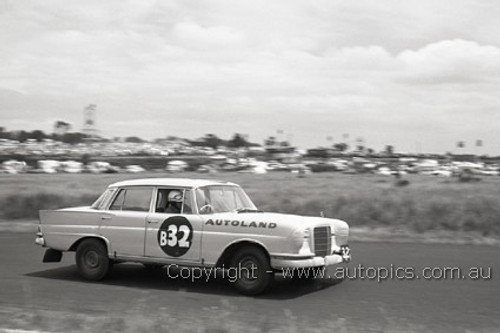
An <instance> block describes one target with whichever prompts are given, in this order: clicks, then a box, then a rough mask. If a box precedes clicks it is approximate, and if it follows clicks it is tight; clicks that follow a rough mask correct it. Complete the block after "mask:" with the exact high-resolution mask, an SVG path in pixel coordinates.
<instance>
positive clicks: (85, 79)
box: [0, 0, 500, 151]
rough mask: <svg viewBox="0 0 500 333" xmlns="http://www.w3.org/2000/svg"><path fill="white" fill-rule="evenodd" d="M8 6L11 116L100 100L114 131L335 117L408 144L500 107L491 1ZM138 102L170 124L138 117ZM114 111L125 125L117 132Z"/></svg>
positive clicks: (286, 123)
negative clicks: (137, 121) (140, 121)
mask: <svg viewBox="0 0 500 333" xmlns="http://www.w3.org/2000/svg"><path fill="white" fill-rule="evenodd" d="M0 6H2V7H1V8H0V9H1V10H0V28H1V29H2V30H1V32H0V43H2V45H3V48H2V51H3V52H2V53H1V54H0V72H2V76H1V77H0V89H1V88H3V89H5V90H9V91H14V92H19V93H20V94H18V95H15V98H14V97H13V95H12V94H10V95H9V94H3V95H6V96H7V95H8V96H7V98H6V99H4V100H0V112H2V121H3V122H5V123H7V124H9V122H8V119H13V118H14V116H13V115H12V114H14V113H16V112H17V113H18V114H21V115H22V116H23V117H26V119H33V120H36V121H34V124H33V126H36V125H37V124H38V123H39V122H40V121H43V120H44V119H43V118H44V117H45V118H50V119H54V118H55V119H59V118H61V119H65V118H69V119H68V120H69V121H71V122H73V123H78V122H80V121H81V118H82V117H81V110H82V108H83V107H84V106H85V105H87V104H89V103H96V104H98V114H99V119H98V124H99V126H101V128H102V130H103V131H104V132H105V133H109V135H110V136H113V135H118V132H119V131H121V132H120V135H121V133H123V132H131V131H134V128H135V130H136V131H137V132H136V133H130V134H134V135H139V136H141V135H142V136H145V137H155V136H163V135H166V134H169V133H170V131H178V132H176V133H172V134H174V135H181V136H182V135H189V136H191V135H192V136H197V135H203V134H204V133H205V132H213V133H218V132H221V133H228V134H227V135H230V134H231V133H229V132H236V131H238V130H239V129H240V128H241V129H242V130H245V131H247V132H248V134H250V135H251V137H252V134H253V133H257V134H255V135H258V136H260V137H264V136H266V133H268V134H274V133H275V130H276V129H277V128H283V129H284V130H288V131H293V132H294V133H295V135H294V137H295V138H296V140H297V141H296V143H297V144H302V145H303V146H311V145H315V144H320V143H321V142H322V140H323V138H324V137H326V136H328V135H329V134H331V132H332V131H335V132H349V133H351V134H352V135H353V136H365V138H366V139H367V141H368V143H370V142H371V143H372V144H373V145H374V146H377V145H378V146H381V145H384V144H389V143H394V144H395V145H396V147H398V146H399V145H408V142H411V143H410V146H413V145H414V143H413V139H411V138H409V139H408V140H406V141H405V140H404V137H405V135H409V133H415V136H418V135H419V134H420V136H422V135H424V136H429V137H434V138H436V140H435V141H436V142H438V141H446V140H447V141H449V142H454V141H455V138H454V136H455V135H458V134H457V133H460V128H461V127H462V128H464V127H467V133H473V134H470V135H471V136H472V135H474V136H478V135H480V133H481V130H483V131H484V130H485V129H487V131H492V129H491V125H490V124H491V123H495V122H498V121H500V119H499V117H500V116H499V113H498V112H497V111H498V105H500V100H499V99H500V97H497V95H498V94H497V92H498V89H499V85H500V84H499V74H500V64H499V59H500V48H499V47H500V37H499V36H498V34H495V33H493V32H494V31H497V30H498V25H499V23H498V20H497V17H496V16H495V15H494V13H495V10H496V9H497V7H498V5H495V4H494V3H493V2H488V1H485V2H482V3H481V4H477V3H476V2H474V1H470V0H453V1H449V0H443V1H439V2H436V1H430V0H421V1H404V2H401V1H398V0H384V1H371V0H361V1H356V2H345V1H336V0H334V1H331V0H319V1H314V2H310V1H305V0H290V1H283V2H281V1H273V2H269V1H265V0H256V1H252V2H251V3H247V2H234V1H228V0H210V1H168V2H167V1H147V2H146V1H139V2H138V1H106V2H102V1H84V2H70V3H68V2H64V1H59V0H50V1H44V2H43V3H42V2H41V3H33V2H31V1H23V0H19V1H5V2H3V3H2V4H0ZM485 27H486V28H485ZM478 112H485V113H487V114H488V115H489V120H484V119H483V118H478V117H477V116H474V114H476V115H477V113H478ZM138 114H140V118H141V119H146V120H149V119H152V120H153V122H154V121H156V120H157V119H168V124H169V126H167V125H164V124H163V123H160V124H161V125H158V126H155V127H154V128H153V129H152V128H149V130H148V129H147V128H145V127H148V126H146V124H147V121H146V122H144V124H143V125H144V126H134V119H137V117H138ZM450 115H454V117H453V118H452V120H450V119H451V118H450ZM116 119H125V120H123V121H124V122H130V126H125V125H123V124H122V125H120V127H121V128H126V131H125V130H119V129H118V127H117V126H115V125H114V121H115V120H116ZM200 119H203V121H200ZM11 123H12V124H15V123H14V122H11ZM16 123H19V122H16ZM463 123H467V124H469V125H468V126H464V125H463ZM170 124H175V126H170ZM471 124H475V128H472V127H473V125H471ZM149 127H150V126H149ZM74 128H79V126H78V125H75V126H74ZM165 128H167V130H166V129H165ZM373 129H376V131H375V130H373ZM371 130H373V133H371ZM464 131H465V130H464ZM197 133H198V134H197ZM370 136H372V138H371V140H372V141H369V140H370ZM301 138H304V139H301ZM391 138H397V140H399V141H398V142H391ZM438 138H439V140H438ZM299 140H302V141H299ZM430 141H432V140H430ZM398 143H399V144H398ZM499 151H500V147H499Z"/></svg>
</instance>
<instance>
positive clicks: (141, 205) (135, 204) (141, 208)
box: [109, 188, 152, 212]
mask: <svg viewBox="0 0 500 333" xmlns="http://www.w3.org/2000/svg"><path fill="white" fill-rule="evenodd" d="M151 194H152V189H148V188H129V189H122V190H120V192H119V193H118V195H117V196H116V198H115V200H114V201H113V203H112V204H111V206H110V207H109V209H110V210H128V211H136V212H148V211H149V204H150V202H151Z"/></svg>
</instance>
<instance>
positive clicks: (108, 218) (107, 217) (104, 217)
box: [101, 216, 111, 220]
mask: <svg viewBox="0 0 500 333" xmlns="http://www.w3.org/2000/svg"><path fill="white" fill-rule="evenodd" d="M101 220H111V216H101Z"/></svg>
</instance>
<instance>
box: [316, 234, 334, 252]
mask: <svg viewBox="0 0 500 333" xmlns="http://www.w3.org/2000/svg"><path fill="white" fill-rule="evenodd" d="M331 248H332V238H331V230H330V227H316V228H314V253H315V254H316V256H319V257H324V256H327V255H329V254H331V253H330V251H331Z"/></svg>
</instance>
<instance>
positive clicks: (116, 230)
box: [100, 186, 154, 257]
mask: <svg viewBox="0 0 500 333" xmlns="http://www.w3.org/2000/svg"><path fill="white" fill-rule="evenodd" d="M153 190H154V188H153V187H139V186H137V187H128V188H122V189H120V190H119V191H117V193H116V195H115V197H114V199H113V201H112V203H111V204H110V206H109V208H108V209H107V210H106V211H105V212H103V214H102V216H101V220H102V221H101V225H100V231H101V235H102V236H104V237H106V238H107V239H108V240H109V243H110V248H111V249H110V250H111V253H112V255H115V256H129V257H130V256H133V257H143V256H144V239H145V232H146V218H147V216H148V214H149V210H150V207H151V199H152V194H153Z"/></svg>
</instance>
